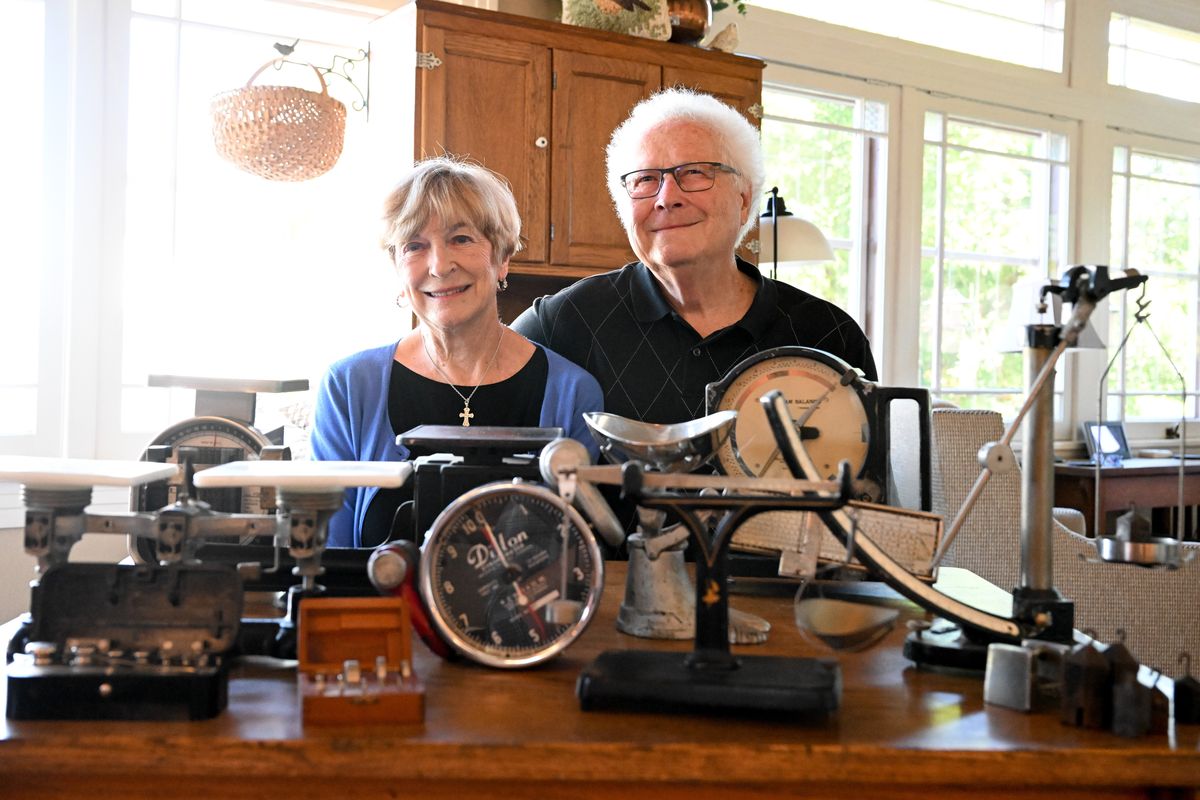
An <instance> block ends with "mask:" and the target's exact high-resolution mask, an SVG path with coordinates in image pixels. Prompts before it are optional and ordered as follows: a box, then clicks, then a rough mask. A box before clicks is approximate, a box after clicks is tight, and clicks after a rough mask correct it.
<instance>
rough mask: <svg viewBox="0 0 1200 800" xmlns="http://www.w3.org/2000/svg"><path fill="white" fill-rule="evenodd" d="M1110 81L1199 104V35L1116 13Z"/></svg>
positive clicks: (1110, 39)
mask: <svg viewBox="0 0 1200 800" xmlns="http://www.w3.org/2000/svg"><path fill="white" fill-rule="evenodd" d="M1108 82H1109V83H1110V84H1112V85H1113V86H1125V87H1128V88H1130V89H1137V90H1138V91H1142V92H1153V93H1154V94H1160V95H1163V96H1165V97H1177V98H1179V99H1180V100H1191V101H1192V102H1197V101H1200V32H1197V31H1188V30H1183V29H1181V28H1172V27H1170V26H1167V25H1160V24H1158V23H1154V22H1149V21H1148V20H1144V19H1138V18H1136V17H1130V16H1126V15H1124V14H1113V15H1112V21H1111V22H1110V23H1109V26H1108Z"/></svg>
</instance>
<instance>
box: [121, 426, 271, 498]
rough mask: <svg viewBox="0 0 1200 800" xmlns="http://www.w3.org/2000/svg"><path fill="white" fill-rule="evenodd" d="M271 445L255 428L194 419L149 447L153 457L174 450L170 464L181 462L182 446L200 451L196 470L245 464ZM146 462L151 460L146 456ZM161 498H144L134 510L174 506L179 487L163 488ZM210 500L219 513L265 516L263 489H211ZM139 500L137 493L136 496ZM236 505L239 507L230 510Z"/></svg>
mask: <svg viewBox="0 0 1200 800" xmlns="http://www.w3.org/2000/svg"><path fill="white" fill-rule="evenodd" d="M270 444H271V442H270V441H269V440H268V439H267V437H266V436H264V435H263V434H262V433H260V432H259V431H258V430H256V429H255V428H252V427H250V426H249V425H244V424H242V423H240V422H236V421H234V420H231V419H225V418H224V417H191V418H190V419H185V420H183V421H182V422H179V423H176V424H175V425H171V426H170V427H168V428H166V429H165V430H163V431H162V432H161V433H159V434H158V435H157V436H155V437H154V439H153V440H152V441H151V442H150V443H149V445H147V450H146V454H147V455H149V454H150V452H151V450H150V448H153V447H170V448H171V454H170V456H169V457H168V458H167V461H168V462H169V463H176V462H177V461H178V457H177V453H178V449H179V448H180V447H194V448H196V451H197V453H196V458H197V460H196V465H195V466H196V467H197V468H203V467H208V466H217V465H219V464H224V463H227V462H229V461H245V460H254V459H257V458H258V456H259V453H261V452H262V449H263V448H264V447H267V446H269V445H270ZM143 460H147V457H146V456H145V455H144V456H143ZM158 488H159V492H158V496H152V497H147V496H146V495H147V493H146V492H142V497H141V498H140V499H136V500H135V504H134V505H135V508H134V509H133V510H134V511H153V510H157V509H159V508H161V507H162V506H165V505H168V504H170V503H174V502H175V500H176V499H177V495H178V488H179V487H178V485H176V484H171V485H169V486H163V485H159V487H158ZM206 494H207V495H209V497H206V498H205V499H210V500H217V502H215V503H213V507H214V508H216V509H217V510H219V511H226V512H232V513H245V514H261V513H264V510H263V509H262V507H261V505H260V496H259V495H260V489H259V488H258V487H256V486H251V487H246V488H244V489H233V490H228V489H219V490H207V491H206ZM135 497H136V493H135ZM226 506H236V507H226Z"/></svg>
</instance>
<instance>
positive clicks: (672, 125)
mask: <svg viewBox="0 0 1200 800" xmlns="http://www.w3.org/2000/svg"><path fill="white" fill-rule="evenodd" d="M668 155H669V156H672V157H674V158H675V161H674V162H673V163H672V164H656V165H657V166H673V165H674V164H681V163H684V162H686V161H719V160H721V159H722V158H723V157H724V154H723V153H722V152H721V147H720V145H719V144H718V141H717V137H716V135H715V134H714V133H713V131H712V129H710V128H709V127H708V126H707V125H703V124H701V123H698V122H691V121H687V120H672V121H669V122H664V123H661V124H659V125H656V126H654V127H653V128H651V129H649V130H648V131H646V133H645V134H643V135H642V137H641V139H640V141H639V142H638V147H637V148H636V149H635V151H634V157H635V158H637V159H639V160H642V161H644V160H646V159H650V160H652V161H654V160H661V159H662V158H664V157H666V156H668ZM641 166H646V164H642V165H641Z"/></svg>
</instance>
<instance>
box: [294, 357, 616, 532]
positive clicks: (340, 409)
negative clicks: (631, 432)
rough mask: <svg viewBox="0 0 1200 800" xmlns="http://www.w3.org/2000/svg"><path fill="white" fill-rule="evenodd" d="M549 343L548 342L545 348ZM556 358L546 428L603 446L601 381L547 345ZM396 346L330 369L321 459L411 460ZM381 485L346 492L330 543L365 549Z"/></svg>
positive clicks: (317, 425) (316, 444)
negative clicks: (398, 416) (399, 413)
mask: <svg viewBox="0 0 1200 800" xmlns="http://www.w3.org/2000/svg"><path fill="white" fill-rule="evenodd" d="M537 346H538V347H541V345H537ZM542 350H544V351H545V353H546V360H547V361H548V362H549V371H548V373H547V375H546V395H545V397H544V398H543V399H542V414H541V419H540V420H539V421H538V425H540V426H541V427H559V428H562V429H563V430H564V431H565V432H566V435H567V436H570V437H571V438H572V439H577V440H579V441H580V442H583V443H584V444H585V445H587V447H588V450H589V451H590V452H591V453H592V457H593V458H595V457H596V456H597V454H598V452H599V451H598V449H597V447H596V445H595V443H594V442H593V441H592V437H591V435H590V434H589V433H588V430H587V426H586V425H585V424H584V422H583V416H582V415H583V413H584V412H585V411H599V410H601V409H602V408H603V407H604V397H603V394H602V393H601V391H600V384H598V383H597V382H596V379H595V378H593V377H592V376H591V375H590V374H588V373H587V372H585V371H584V370H583V369H581V368H580V367H577V366H575V365H574V364H572V363H571V362H570V361H567V360H566V359H565V358H563V357H562V356H560V355H558V354H557V353H555V352H554V351H552V350H547V349H546V348H544V347H543V348H542ZM395 352H396V343H394V342H393V343H392V344H389V345H385V346H383V347H376V348H373V349H371V350H364V351H362V352H361V353H355V354H354V355H352V356H349V357H347V358H344V359H342V360H341V361H338V362H337V363H335V364H334V365H333V366H332V367H330V368H329V372H328V373H326V375H325V378H324V380H322V381H321V390H320V392H319V394H318V395H317V407H316V413H315V418H314V421H313V430H312V436H311V438H310V440H309V441H310V447H311V451H312V457H313V458H314V459H315V460H317V461H406V460H408V448H407V447H403V446H402V445H399V444H396V435H395V433H394V432H393V431H392V425H391V420H390V419H389V418H388V388H389V387H390V385H391V376H392V361H393V359H394V357H395ZM378 491H379V489H378V487H375V486H359V487H351V488H349V489H347V490H346V498H345V500H344V501H343V503H342V508H341V510H339V511H338V512H337V513H336V514H334V516H333V518H332V519H331V520H330V522H329V537H328V540H327V542H326V544H327V545H328V546H329V547H361V546H362V524H363V519H364V518H365V517H366V514H367V507H368V506H369V505H370V504H371V500H372V499H373V498H374V497H375V494H376V492H378Z"/></svg>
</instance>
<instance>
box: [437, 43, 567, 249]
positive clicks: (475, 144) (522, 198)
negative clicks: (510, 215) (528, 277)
mask: <svg viewBox="0 0 1200 800" xmlns="http://www.w3.org/2000/svg"><path fill="white" fill-rule="evenodd" d="M421 35H422V42H421V46H420V47H421V49H422V50H424V51H426V52H431V53H433V54H434V55H435V56H437V57H438V58H439V59H441V61H442V63H441V65H440V66H438V67H436V68H434V69H429V70H426V69H420V70H417V72H418V75H419V83H420V86H419V107H420V108H421V112H420V119H419V120H418V123H417V155H418V156H419V157H426V156H433V155H441V154H443V153H452V154H454V155H458V156H466V157H469V158H471V159H473V160H475V161H478V162H479V163H480V164H482V165H483V166H485V167H487V168H488V169H490V170H493V171H494V172H497V173H499V174H501V175H503V176H504V177H505V178H507V179H508V181H509V183H510V184H512V190H513V195H514V197H515V198H516V201H517V209H518V210H519V211H520V212H521V228H522V238H523V241H524V247H523V249H522V250H521V251H520V252H518V253H517V254H516V256H515V257H514V258H513V261H526V262H535V263H545V262H546V260H547V256H548V245H549V239H550V234H549V221H548V220H549V205H550V201H549V195H548V193H547V186H548V180H549V175H550V169H549V167H550V164H549V161H550V153H549V148H548V140H549V138H550V133H551V132H550V50H549V49H548V48H546V47H541V46H538V45H532V44H527V43H524V42H518V41H511V40H507V39H499V38H494V37H485V36H479V35H476V34H471V33H464V32H461V31H454V30H446V29H443V28H425V29H424V30H423V31H422V34H421Z"/></svg>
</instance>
